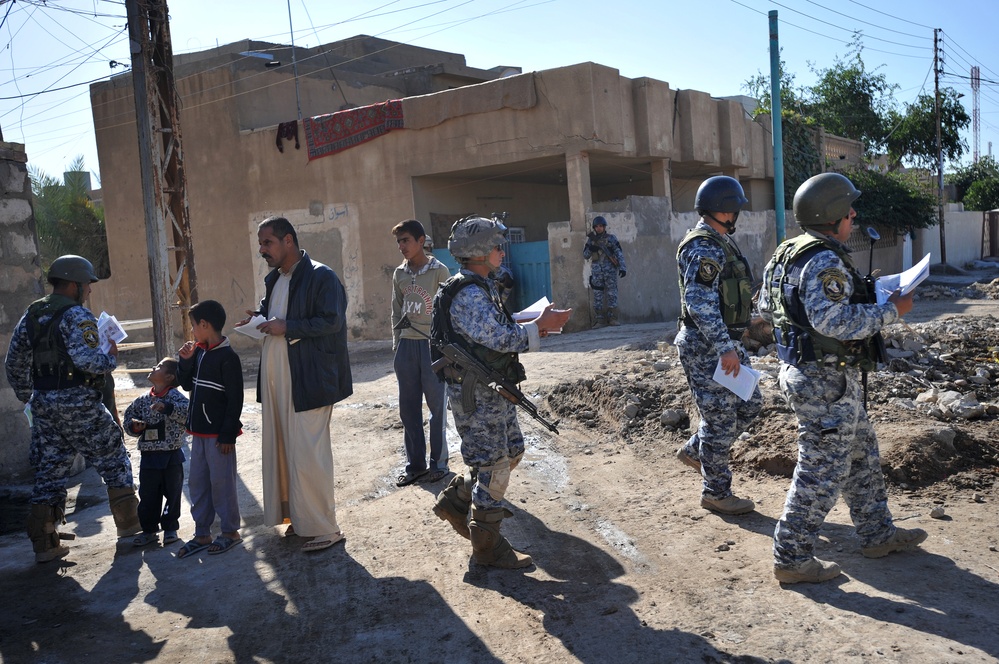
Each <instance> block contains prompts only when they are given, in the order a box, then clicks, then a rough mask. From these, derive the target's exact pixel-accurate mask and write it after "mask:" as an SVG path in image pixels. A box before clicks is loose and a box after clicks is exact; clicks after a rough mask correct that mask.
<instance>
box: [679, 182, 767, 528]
mask: <svg viewBox="0 0 999 664" xmlns="http://www.w3.org/2000/svg"><path fill="white" fill-rule="evenodd" d="M748 202H749V201H748V200H747V199H746V195H745V193H744V192H743V189H742V185H740V184H739V181H738V180H736V179H735V178H730V177H727V176H717V177H712V178H708V179H707V180H705V181H704V182H703V183H701V186H700V187H699V188H698V190H697V196H696V198H695V199H694V207H695V209H696V210H697V213H698V214H699V215H701V219H700V221H698V222H697V225H696V226H695V227H694V228H693V230H691V231H690V232H689V233H687V235H686V237H684V239H683V241H682V242H681V243H680V246H679V247H678V249H677V254H676V262H677V275H678V277H679V280H680V321H679V328H680V331H679V333H678V334H677V335H676V346H677V349H678V351H679V355H680V363H681V364H682V365H683V370H684V373H686V375H687V384H688V385H689V386H690V392H691V394H692V395H693V397H694V403H695V404H696V405H697V411H698V413H699V415H700V417H701V423H700V425H699V426H698V428H697V431H696V432H695V433H694V435H693V436H691V438H690V440H688V441H687V443H686V445H684V446H682V447H680V448H679V449H678V450H677V452H676V456H677V459H678V460H680V461H681V462H682V463H684V464H686V465H688V466H690V467H692V468H694V469H696V470H699V471H700V473H701V477H702V478H703V481H702V487H701V507H703V508H705V509H707V510H711V511H713V512H718V513H720V514H745V513H747V512H751V511H753V509H754V508H755V507H756V505H755V504H754V503H753V501H751V500H749V499H747V498H739V497H737V496H735V495H733V493H732V471H731V470H729V466H728V459H729V451H730V449H731V447H732V443H733V442H735V439H736V437H737V436H738V435H739V433H740V432H742V431H745V430H746V427H747V426H748V425H749V422H750V421H752V420H753V418H755V417H756V416H757V415H759V413H760V409H761V408H762V406H763V399H762V397H761V396H760V390H759V388H757V389H755V390H754V391H753V396H752V397H751V398H750V399H749V401H743V400H742V399H740V398H739V397H738V396H736V395H735V394H734V393H733V392H732V391H731V390H729V389H728V388H726V387H723V386H721V385H720V384H718V383H717V382H716V381H715V380H714V378H713V376H714V373H715V368H716V367H717V366H718V361H719V359H720V360H721V365H722V369H724V371H725V373H727V374H733V375H736V376H737V375H738V374H739V371H740V367H741V366H742V365H743V364H748V363H749V360H748V358H747V356H746V350H745V348H743V347H742V341H741V339H742V334H743V332H744V331H745V330H746V327H747V326H748V324H749V318H750V312H751V310H752V283H753V281H752V280H753V277H752V274H751V273H750V270H749V263H748V262H747V261H746V259H745V257H743V255H742V252H741V251H740V250H739V247H738V246H736V244H735V242H734V241H733V240H732V238H731V235H732V234H733V233H734V232H735V222H736V220H737V219H738V217H739V211H740V210H741V209H742V206H743V205H745V204H746V203H748Z"/></svg>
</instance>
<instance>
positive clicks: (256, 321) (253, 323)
mask: <svg viewBox="0 0 999 664" xmlns="http://www.w3.org/2000/svg"><path fill="white" fill-rule="evenodd" d="M266 322H267V319H266V318H264V317H263V316H261V315H260V314H257V315H256V316H254V317H253V318H251V319H250V320H249V322H248V323H247V324H246V325H237V326H236V327H234V328H232V329H234V330H236V331H237V332H239V333H240V334H245V335H246V336H248V337H250V338H252V339H263V338H264V337H266V336H267V335H266V334H265V333H263V332H261V331H260V330H258V329H257V326H258V325H263V324H264V323H266Z"/></svg>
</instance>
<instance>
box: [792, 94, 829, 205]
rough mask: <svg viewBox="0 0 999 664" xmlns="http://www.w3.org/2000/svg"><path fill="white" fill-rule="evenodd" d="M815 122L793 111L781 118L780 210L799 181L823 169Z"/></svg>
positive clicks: (796, 187)
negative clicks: (782, 196)
mask: <svg viewBox="0 0 999 664" xmlns="http://www.w3.org/2000/svg"><path fill="white" fill-rule="evenodd" d="M814 125H815V122H814V121H809V120H807V119H805V118H804V117H802V116H801V115H800V114H798V113H795V112H794V111H785V112H783V113H782V117H781V131H782V133H783V144H784V150H783V155H784V209H785V210H790V209H791V208H792V203H793V202H794V192H796V191H797V190H798V187H800V186H801V183H802V182H804V181H805V180H807V179H808V178H810V177H812V176H813V175H818V174H819V173H821V172H822V171H823V170H824V166H825V165H824V164H823V163H822V155H821V154H819V149H818V148H817V147H816V145H815V127H814Z"/></svg>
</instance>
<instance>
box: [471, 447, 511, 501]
mask: <svg viewBox="0 0 999 664" xmlns="http://www.w3.org/2000/svg"><path fill="white" fill-rule="evenodd" d="M520 456H522V455H520ZM520 456H518V457H517V461H520ZM512 469H513V468H512V466H511V461H510V458H509V457H503V458H502V459H500V460H499V461H497V462H496V463H495V464H493V465H492V466H479V476H478V482H479V486H482V487H483V488H485V490H486V491H488V492H489V495H490V497H492V499H493V500H495V501H500V500H503V496H504V495H506V489H507V487H508V486H510V471H511V470H512ZM483 474H488V477H489V482H488V484H487V483H484V482H483V481H482V479H483V477H482V476H483Z"/></svg>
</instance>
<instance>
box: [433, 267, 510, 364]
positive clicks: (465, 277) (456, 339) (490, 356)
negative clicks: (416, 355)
mask: <svg viewBox="0 0 999 664" xmlns="http://www.w3.org/2000/svg"><path fill="white" fill-rule="evenodd" d="M468 286H478V287H480V288H482V289H483V290H485V291H486V294H488V295H489V299H490V301H491V302H492V303H493V304H494V305H496V308H497V309H499V310H500V311H502V312H503V315H504V316H506V319H507V321H509V322H510V323H513V322H514V321H513V315H512V314H511V313H510V310H509V309H507V308H506V305H505V304H504V303H503V302H502V301H498V300H496V299H495V298H493V296H492V291H491V290H490V288H489V283H488V282H487V281H486V280H485V279H484V278H482V277H480V276H479V275H477V274H464V273H462V272H459V273H458V274H456V275H454V276H453V277H451V278H450V279H448V280H447V281H445V282H444V283H443V284H441V287H440V290H438V291H437V295H435V296H434V302H433V313H432V314H431V318H430V360H431V362H434V361H437V360H438V359H440V358H441V357H443V356H442V355H441V352H440V350H438V349H439V348H440V347H441V346H446V345H448V344H452V343H453V344H457V345H459V346H461V347H462V348H464V349H465V350H466V351H468V353H469V354H471V355H472V356H474V357H475V358H476V359H478V360H479V361H480V362H482V363H483V364H484V365H486V366H487V367H489V368H490V369H492V370H493V371H496V372H497V373H499V374H501V375H502V376H503V377H504V378H506V379H507V380H509V381H512V382H514V383H521V382H523V381H524V380H525V379H526V378H527V372H526V371H525V370H524V365H523V364H521V363H520V360H519V358H518V355H517V353H506V352H501V351H497V350H493V349H491V348H486V347H485V346H483V345H481V344H477V343H474V342H469V341H468V340H466V339H465V338H464V337H463V336H461V335H460V334H458V333H457V332H455V330H454V327H453V326H452V325H451V302H452V301H454V298H455V296H456V295H457V294H458V292H459V291H461V289H463V288H466V287H468ZM444 380H445V381H446V382H448V383H454V382H460V381H455V380H453V379H452V378H451V377H449V376H448V375H447V373H446V372H445V375H444Z"/></svg>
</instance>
